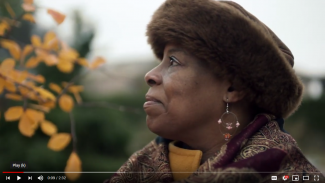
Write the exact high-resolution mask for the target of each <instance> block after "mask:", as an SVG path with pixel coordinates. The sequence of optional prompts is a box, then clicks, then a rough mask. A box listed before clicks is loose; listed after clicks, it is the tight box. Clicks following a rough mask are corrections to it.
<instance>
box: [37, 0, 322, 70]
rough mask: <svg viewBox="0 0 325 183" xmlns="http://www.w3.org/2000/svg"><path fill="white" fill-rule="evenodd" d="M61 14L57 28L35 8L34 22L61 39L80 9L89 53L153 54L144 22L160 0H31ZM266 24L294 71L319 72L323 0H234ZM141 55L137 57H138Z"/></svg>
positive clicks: (116, 57) (112, 56)
mask: <svg viewBox="0 0 325 183" xmlns="http://www.w3.org/2000/svg"><path fill="white" fill-rule="evenodd" d="M35 2H36V4H37V5H39V6H41V7H50V8H53V9H56V10H58V11H60V12H62V13H64V14H66V15H67V20H66V21H65V22H64V23H63V24H61V25H60V26H56V25H55V22H54V21H53V20H52V19H51V18H50V17H49V16H48V15H47V14H46V11H45V10H40V11H38V12H37V14H36V15H37V19H36V21H37V23H38V25H40V26H42V27H46V28H51V29H54V30H55V31H56V32H57V33H58V34H59V36H60V37H61V38H63V39H64V40H69V38H71V34H72V28H71V27H72V20H71V16H72V12H73V10H75V9H78V10H81V12H82V16H83V18H84V19H85V21H86V22H88V23H89V24H90V25H93V26H94V27H95V32H96V34H95V36H96V37H95V39H94V41H93V44H92V50H93V52H92V55H91V56H90V57H94V56H103V57H105V58H106V59H107V60H108V61H109V62H111V63H116V62H123V61H124V62H125V61H142V60H143V61H147V60H150V59H149V58H153V54H152V51H151V49H150V47H149V45H148V44H147V41H146V37H145V31H146V25H147V24H148V22H149V21H150V19H151V15H152V14H153V12H154V11H155V10H156V9H157V8H158V7H159V5H161V3H162V2H164V0H119V1H117V0H91V1H89V0H55V1H49V0H35ZM235 2H237V3H239V4H240V5H241V6H243V7H244V8H245V9H246V10H248V11H249V12H251V13H252V14H253V15H255V16H256V17H257V18H259V19H260V20H261V21H262V22H264V23H265V24H266V25H267V26H269V27H270V28H271V29H272V30H273V31H274V32H275V33H276V34H277V35H278V37H279V38H280V39H281V40H282V41H283V42H284V43H285V44H286V45H287V46H288V47H289V48H290V49H291V51H292V53H293V54H294V57H295V66H294V68H295V69H296V71H297V72H300V73H303V74H308V75H310V76H325V60H324V59H325V11H324V7H325V1H324V0H312V1H310V0H285V1H283V0H263V1H261V0H235ZM142 58H143V59H142Z"/></svg>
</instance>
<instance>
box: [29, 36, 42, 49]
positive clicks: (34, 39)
mask: <svg viewBox="0 0 325 183" xmlns="http://www.w3.org/2000/svg"><path fill="white" fill-rule="evenodd" d="M31 42H32V45H33V46H35V47H40V46H42V41H41V38H40V37H39V36H38V35H32V37H31Z"/></svg>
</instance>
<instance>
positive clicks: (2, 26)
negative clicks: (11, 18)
mask: <svg viewBox="0 0 325 183" xmlns="http://www.w3.org/2000/svg"><path fill="white" fill-rule="evenodd" d="M8 29H10V26H9V24H8V23H7V22H5V21H3V22H1V23H0V36H3V35H4V34H5V32H6V30H8Z"/></svg>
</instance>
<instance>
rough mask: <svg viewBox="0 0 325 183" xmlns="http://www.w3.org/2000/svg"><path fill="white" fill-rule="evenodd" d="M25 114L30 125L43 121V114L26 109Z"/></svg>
mask: <svg viewBox="0 0 325 183" xmlns="http://www.w3.org/2000/svg"><path fill="white" fill-rule="evenodd" d="M25 114H26V115H27V116H28V117H29V119H30V121H31V123H32V125H36V124H38V123H40V122H41V121H43V120H44V119H45V115H44V112H42V111H37V110H35V109H31V108H28V109H26V111H25Z"/></svg>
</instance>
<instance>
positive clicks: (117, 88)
mask: <svg viewBox="0 0 325 183" xmlns="http://www.w3.org/2000/svg"><path fill="white" fill-rule="evenodd" d="M5 1H6V2H9V3H10V5H11V7H12V8H13V9H14V11H15V13H16V14H20V13H22V9H21V3H22V0H10V1H9V0H0V17H1V18H3V17H10V16H9V14H8V12H7V11H6V9H5V6H4V2H5ZM162 2H163V0H150V1H144V0H138V1H131V0H123V1H113V0H92V1H86V0H69V1H66V0H56V1H46V0H35V3H36V5H37V6H38V7H39V9H38V10H37V11H36V12H35V13H34V16H35V17H36V24H32V23H29V22H22V24H21V27H20V28H16V29H14V30H13V32H12V35H13V36H14V37H15V38H16V39H18V40H20V41H21V42H24V43H28V44H29V43H30V36H31V35H32V34H37V35H39V36H41V37H42V36H43V35H44V34H45V33H46V32H47V31H48V30H53V31H54V32H56V33H57V35H58V37H59V38H60V39H62V40H64V41H66V42H68V44H69V45H70V46H71V47H73V48H75V49H77V50H78V51H79V53H80V55H81V56H83V57H86V58H88V59H90V60H91V59H93V58H95V57H96V56H102V57H104V58H105V59H106V60H107V64H105V65H104V66H102V67H101V68H99V69H98V70H96V71H93V72H91V73H89V74H87V75H86V76H85V77H83V78H82V79H81V80H79V81H78V83H77V84H82V85H84V86H85V91H84V92H83V93H82V94H81V95H82V98H83V100H84V102H85V103H84V105H81V106H78V107H76V108H75V109H74V112H73V113H74V116H75V121H76V134H77V139H78V144H77V149H78V154H79V156H80V158H81V160H82V168H83V171H99V172H107V171H112V172H113V171H116V170H117V169H118V168H119V167H120V166H121V165H122V164H123V163H124V162H125V161H126V160H127V158H128V157H129V156H130V155H131V154H132V153H133V152H135V151H136V150H139V149H141V148H142V147H143V146H144V145H146V144H147V143H148V142H149V141H150V140H152V139H153V138H155V135H154V134H152V133H151V132H150V131H149V130H148V129H147V127H146V124H145V117H146V116H145V113H144V112H143V110H142V105H143V102H144V95H145V93H146V91H147V89H148V86H147V85H146V84H145V82H144V79H143V77H144V74H145V73H146V72H147V71H149V70H150V69H151V68H153V67H155V66H156V65H157V64H158V62H157V61H156V59H155V57H154V55H153V53H152V52H151V49H150V46H149V45H148V44H147V42H146V37H145V31H146V25H147V23H148V22H149V21H150V19H151V15H152V14H153V12H154V11H155V10H156V9H157V8H158V7H159V5H160V4H161V3H162ZM235 2H237V3H239V4H240V5H242V6H243V7H244V8H245V9H247V10H248V11H249V12H251V13H252V14H253V15H255V16H256V17H258V18H259V19H260V20H261V21H262V22H264V23H265V24H266V25H268V26H269V27H270V28H271V29H272V30H273V31H274V32H275V33H276V34H277V35H278V37H279V38H280V39H281V40H282V41H283V42H284V43H285V44H286V45H287V46H288V47H289V48H290V49H291V51H292V53H293V54H294V56H295V66H294V68H295V70H296V73H297V74H298V75H299V76H300V78H301V79H302V81H303V82H304V85H305V93H304V99H303V102H302V105H301V107H300V108H299V110H298V111H297V112H296V113H295V114H294V115H293V116H291V117H290V118H288V119H287V120H286V121H285V129H286V130H287V131H288V132H289V133H290V134H291V135H292V136H293V137H294V138H295V139H296V140H297V142H298V144H299V146H300V148H301V150H302V152H303V153H304V154H305V156H306V157H307V159H308V160H309V161H310V162H311V163H313V164H314V165H315V166H316V167H317V168H318V169H319V170H321V171H322V172H325V157H324V154H325V133H324V132H325V92H324V86H325V61H324V58H325V52H324V51H323V48H325V34H324V32H325V25H324V24H323V22H325V11H323V10H322V7H325V1H322V0H314V1H312V2H310V1H305V0H286V1H281V0H264V1H258V0H245V1H244V0H237V1H235ZM45 8H52V9H55V10H58V11H59V12H61V13H63V14H65V15H67V18H66V20H65V22H64V23H63V24H62V25H60V26H57V25H56V23H55V22H54V21H53V19H51V18H50V16H48V15H47V13H46V9H45ZM7 56H8V55H7V51H6V50H4V49H2V48H0V60H1V61H2V60H3V59H4V58H6V57H7ZM34 72H35V73H39V74H42V75H43V76H44V77H45V78H48V80H47V81H46V82H47V83H49V82H55V83H59V82H61V81H69V80H71V78H72V77H73V76H75V75H78V74H80V73H81V72H83V69H82V68H76V69H75V71H74V72H73V73H71V74H61V73H60V72H59V71H58V70H57V68H56V67H54V68H48V67H46V66H45V65H42V64H41V65H39V66H38V67H37V68H36V69H35V71H34ZM95 103H96V104H95ZM12 105H15V103H14V102H8V101H6V100H4V97H3V96H1V97H0V110H1V112H2V113H3V111H5V110H6V109H7V108H8V107H9V106H12ZM2 116H3V115H1V121H0V170H2V171H8V170H9V164H10V162H12V161H27V162H28V165H29V169H30V170H33V171H63V170H64V167H65V165H66V161H67V159H68V157H69V155H70V153H71V150H72V145H70V146H68V147H67V148H66V149H65V150H63V151H61V152H54V151H52V150H50V149H48V148H47V142H48V139H49V137H48V136H46V135H45V134H43V133H42V132H41V131H40V130H38V131H37V132H36V134H35V135H34V136H33V137H32V138H27V137H25V136H23V135H21V134H20V133H19V131H18V128H17V124H18V123H15V122H13V123H7V122H5V121H4V118H3V117H2ZM46 119H48V120H50V121H52V122H54V123H55V124H56V125H57V126H58V128H59V132H68V133H69V132H70V122H69V121H70V119H69V116H68V114H67V113H63V112H62V111H61V110H60V109H54V110H53V111H51V112H50V113H49V114H47V115H46ZM109 176H110V174H83V175H82V176H81V178H80V179H79V180H78V181H76V182H82V181H85V180H92V182H102V181H103V180H105V179H107V178H109ZM1 178H3V177H1Z"/></svg>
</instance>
